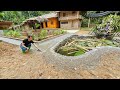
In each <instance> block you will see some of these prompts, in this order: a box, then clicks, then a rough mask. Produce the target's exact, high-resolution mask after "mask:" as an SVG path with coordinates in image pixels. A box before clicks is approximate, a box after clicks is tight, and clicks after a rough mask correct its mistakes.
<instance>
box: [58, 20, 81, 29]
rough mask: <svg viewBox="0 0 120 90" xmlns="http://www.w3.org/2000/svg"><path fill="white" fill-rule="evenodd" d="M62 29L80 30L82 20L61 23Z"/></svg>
mask: <svg viewBox="0 0 120 90" xmlns="http://www.w3.org/2000/svg"><path fill="white" fill-rule="evenodd" d="M63 22H68V23H63ZM60 27H61V28H64V29H79V28H80V27H81V21H80V20H65V21H60Z"/></svg>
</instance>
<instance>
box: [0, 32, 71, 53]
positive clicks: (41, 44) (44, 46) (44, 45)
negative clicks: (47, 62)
mask: <svg viewBox="0 0 120 90" xmlns="http://www.w3.org/2000/svg"><path fill="white" fill-rule="evenodd" d="M70 35H72V34H69V33H68V34H65V35H62V36H59V37H56V38H53V39H50V40H47V41H44V42H43V41H42V42H39V43H38V46H39V48H40V49H41V50H42V51H46V50H47V49H49V48H51V47H52V46H53V45H55V44H56V43H58V42H59V41H60V40H63V39H65V38H67V37H69V36H70ZM0 40H2V41H4V42H7V43H11V44H14V45H20V43H21V42H22V41H21V40H14V39H9V38H5V37H0ZM33 48H34V47H32V49H33Z"/></svg>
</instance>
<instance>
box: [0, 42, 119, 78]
mask: <svg viewBox="0 0 120 90" xmlns="http://www.w3.org/2000/svg"><path fill="white" fill-rule="evenodd" d="M101 59H102V60H101V63H100V64H99V66H98V67H96V68H95V69H94V70H76V69H75V70H58V69H56V67H55V66H54V65H50V64H47V63H46V62H45V59H44V57H43V56H42V54H41V52H38V51H36V52H33V51H31V52H30V53H27V54H23V53H22V52H21V51H20V48H19V46H15V45H12V44H8V43H5V42H0V78H1V79H94V78H95V79H96V78H100V79H109V78H112V79H114V78H120V53H110V54H108V55H103V56H102V57H101Z"/></svg>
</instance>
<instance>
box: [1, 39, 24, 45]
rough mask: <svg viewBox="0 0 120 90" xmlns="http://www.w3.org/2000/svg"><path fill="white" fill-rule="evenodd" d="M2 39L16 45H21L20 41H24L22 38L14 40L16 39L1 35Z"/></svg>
mask: <svg viewBox="0 0 120 90" xmlns="http://www.w3.org/2000/svg"><path fill="white" fill-rule="evenodd" d="M0 40H2V41H4V42H7V43H11V44H14V45H20V43H21V42H22V41H20V40H14V39H9V38H5V37H0Z"/></svg>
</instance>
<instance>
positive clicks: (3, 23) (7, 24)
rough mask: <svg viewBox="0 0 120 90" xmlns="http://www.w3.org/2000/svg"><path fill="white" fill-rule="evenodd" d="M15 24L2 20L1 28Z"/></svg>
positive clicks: (0, 22) (4, 28)
mask: <svg viewBox="0 0 120 90" xmlns="http://www.w3.org/2000/svg"><path fill="white" fill-rule="evenodd" d="M12 25H13V22H12V21H0V29H1V30H6V29H8V28H9V27H11V26H12Z"/></svg>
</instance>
